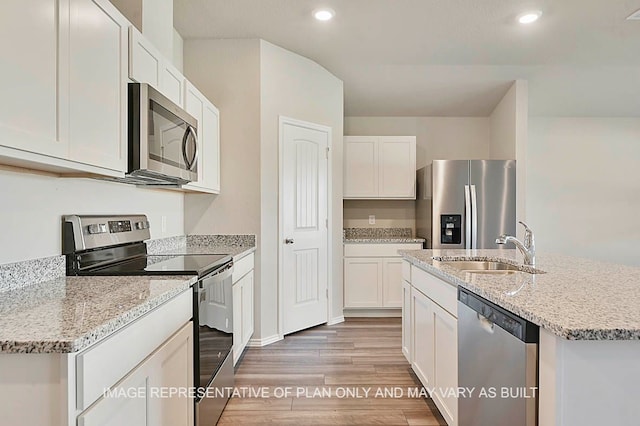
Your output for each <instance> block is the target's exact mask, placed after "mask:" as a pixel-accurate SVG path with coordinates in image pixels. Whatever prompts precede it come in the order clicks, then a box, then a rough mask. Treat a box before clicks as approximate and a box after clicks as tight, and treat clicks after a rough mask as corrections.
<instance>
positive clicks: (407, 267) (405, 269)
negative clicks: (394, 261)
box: [402, 260, 411, 282]
mask: <svg viewBox="0 0 640 426" xmlns="http://www.w3.org/2000/svg"><path fill="white" fill-rule="evenodd" d="M402 279H403V280H405V281H408V282H411V264H410V263H409V262H407V261H406V260H403V261H402Z"/></svg>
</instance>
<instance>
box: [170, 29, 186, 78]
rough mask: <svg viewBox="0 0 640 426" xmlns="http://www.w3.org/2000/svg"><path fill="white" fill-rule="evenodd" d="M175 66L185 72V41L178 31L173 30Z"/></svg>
mask: <svg viewBox="0 0 640 426" xmlns="http://www.w3.org/2000/svg"><path fill="white" fill-rule="evenodd" d="M172 58H173V59H172V60H173V65H174V66H175V67H176V68H178V70H179V71H180V72H184V71H183V70H184V40H183V39H182V36H181V35H180V33H179V32H178V31H176V29H175V28H174V29H173V57H172Z"/></svg>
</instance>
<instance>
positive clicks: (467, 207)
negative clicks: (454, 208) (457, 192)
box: [464, 185, 471, 249]
mask: <svg viewBox="0 0 640 426" xmlns="http://www.w3.org/2000/svg"><path fill="white" fill-rule="evenodd" d="M464 248H466V249H469V248H471V192H470V191H469V185H465V186H464Z"/></svg>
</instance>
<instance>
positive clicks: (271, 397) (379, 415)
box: [218, 318, 446, 426]
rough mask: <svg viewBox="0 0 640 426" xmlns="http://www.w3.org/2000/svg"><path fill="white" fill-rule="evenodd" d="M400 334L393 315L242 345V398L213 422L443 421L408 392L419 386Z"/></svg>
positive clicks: (238, 375) (238, 376)
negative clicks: (259, 345)
mask: <svg viewBox="0 0 640 426" xmlns="http://www.w3.org/2000/svg"><path fill="white" fill-rule="evenodd" d="M401 333H402V330H401V323H400V318H348V319H347V321H346V322H344V323H342V324H337V325H333V326H319V327H315V328H312V329H309V330H304V331H301V332H298V333H295V334H292V335H289V336H287V337H286V338H285V339H284V340H283V341H280V342H277V343H274V344H272V345H269V346H266V347H264V348H248V349H247V351H246V352H245V355H244V358H243V359H242V360H240V362H239V364H238V366H237V367H236V376H235V380H236V389H237V390H242V391H243V392H244V396H241V397H233V398H231V399H230V400H229V403H228V404H227V407H226V408H225V410H224V412H223V414H222V417H221V418H220V422H219V423H218V424H220V425H227V424H241V425H247V424H278V425H280V424H297V425H301V426H302V425H311V424H316V425H318V424H322V425H446V423H445V422H444V420H443V418H442V416H440V414H439V413H438V411H437V409H436V407H435V406H434V405H433V402H432V401H430V400H426V399H424V398H417V397H410V396H409V395H408V393H409V389H410V388H411V389H416V388H417V389H420V384H419V381H418V379H417V378H416V377H415V375H414V374H413V372H412V371H411V367H410V366H409V364H408V363H407V361H406V360H405V358H404V356H403V355H402V351H401V340H402V335H401ZM367 389H368V394H366V390H367ZM379 389H381V392H384V391H385V389H386V390H387V392H395V396H397V397H390V395H388V396H387V397H383V396H382V394H379V395H378V397H375V394H376V392H377V391H378V390H379ZM249 390H251V391H253V392H254V393H253V394H252V395H249ZM255 392H260V393H261V394H262V396H256V395H255ZM287 392H290V393H289V394H287ZM347 392H350V394H349V395H347V394H346V393H347Z"/></svg>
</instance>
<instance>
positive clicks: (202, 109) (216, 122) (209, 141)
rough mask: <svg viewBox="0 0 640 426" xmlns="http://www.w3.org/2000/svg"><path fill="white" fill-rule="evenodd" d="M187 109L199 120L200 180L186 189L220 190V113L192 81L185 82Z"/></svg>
mask: <svg viewBox="0 0 640 426" xmlns="http://www.w3.org/2000/svg"><path fill="white" fill-rule="evenodd" d="M185 87H186V88H185V109H186V111H187V112H188V113H189V114H191V115H192V116H193V117H194V118H195V119H197V120H198V180H197V181H196V182H191V183H190V184H189V185H186V186H185V189H192V190H196V191H203V192H208V193H215V194H217V193H219V192H220V114H219V112H218V109H217V108H216V107H215V106H214V105H213V104H212V103H211V102H209V100H207V98H206V97H205V96H204V95H203V94H202V93H200V91H198V89H196V88H195V86H193V85H192V84H191V83H190V82H188V81H187V82H186V83H185Z"/></svg>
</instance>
